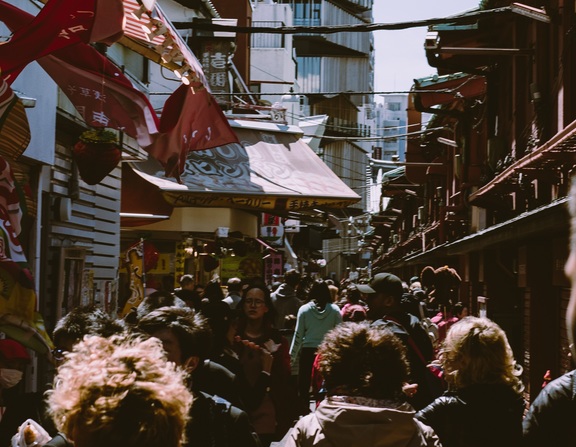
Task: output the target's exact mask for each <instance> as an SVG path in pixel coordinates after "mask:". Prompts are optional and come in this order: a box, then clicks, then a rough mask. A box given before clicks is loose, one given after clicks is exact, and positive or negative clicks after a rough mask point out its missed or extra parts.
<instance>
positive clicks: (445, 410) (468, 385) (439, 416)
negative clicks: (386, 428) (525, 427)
mask: <svg viewBox="0 0 576 447" xmlns="http://www.w3.org/2000/svg"><path fill="white" fill-rule="evenodd" d="M441 352H442V355H441V363H442V366H443V368H444V378H445V379H446V382H447V383H448V386H449V391H447V392H445V393H444V395H442V396H441V397H438V398H437V399H435V400H434V402H432V403H431V404H430V405H428V406H427V407H425V408H423V409H422V410H420V411H418V412H417V413H416V419H418V420H420V421H421V422H423V423H424V424H426V425H429V426H430V427H432V428H433V429H434V431H435V432H436V434H437V435H438V437H439V438H440V442H441V443H442V445H443V446H444V447H481V446H483V447H484V446H490V447H510V446H521V445H522V416H523V413H524V408H525V401H524V398H523V395H522V391H523V384H522V382H521V381H520V379H519V376H520V374H521V372H522V370H521V368H520V367H519V366H517V365H516V362H515V361H514V357H513V354H512V349H511V348H510V345H509V343H508V340H507V338H506V334H505V333H504V331H503V330H502V329H501V328H500V327H499V326H498V325H497V324H496V323H494V322H493V321H491V320H489V319H487V318H477V317H466V318H464V319H462V320H460V321H459V322H457V323H455V324H454V325H453V326H452V327H451V328H450V330H449V331H448V335H447V337H446V340H445V341H444V345H443V349H442V351H441ZM550 445H552V444H550Z"/></svg>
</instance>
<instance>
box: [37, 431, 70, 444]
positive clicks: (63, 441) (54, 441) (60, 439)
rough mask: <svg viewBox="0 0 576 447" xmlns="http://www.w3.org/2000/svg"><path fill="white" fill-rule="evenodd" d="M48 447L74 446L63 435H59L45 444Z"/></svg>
mask: <svg viewBox="0 0 576 447" xmlns="http://www.w3.org/2000/svg"><path fill="white" fill-rule="evenodd" d="M44 446H46V447H73V446H74V444H73V443H72V442H70V441H69V440H68V439H67V438H66V436H64V435H63V434H62V433H58V434H57V435H56V436H54V437H53V438H52V439H50V441H48V442H47V443H46V444H44Z"/></svg>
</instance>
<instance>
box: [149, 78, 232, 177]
mask: <svg viewBox="0 0 576 447" xmlns="http://www.w3.org/2000/svg"><path fill="white" fill-rule="evenodd" d="M229 143H238V137H237V136H236V134H235V133H234V131H233V130H232V128H231V127H230V124H228V120H227V119H226V117H225V116H224V113H222V109H220V106H219V105H218V104H217V103H216V100H215V99H214V98H213V97H212V95H210V93H209V92H208V91H207V90H206V89H205V88H204V87H203V86H202V85H201V84H195V85H194V86H191V85H184V84H182V85H181V86H180V87H178V89H176V91H174V93H172V95H171V96H170V97H169V98H168V99H167V100H166V103H165V104H164V109H163V110H162V116H161V118H160V135H159V137H158V138H157V139H156V141H155V142H154V144H153V145H152V146H151V147H149V148H146V150H147V151H148V153H150V155H152V156H153V157H154V158H156V159H157V160H159V161H160V162H161V163H162V165H163V166H164V168H165V171H166V176H174V177H176V178H177V179H179V178H180V174H181V173H182V172H183V171H184V165H185V163H186V156H187V155H188V153H189V152H191V151H201V150H204V149H211V148H213V147H217V146H223V145H225V144H229Z"/></svg>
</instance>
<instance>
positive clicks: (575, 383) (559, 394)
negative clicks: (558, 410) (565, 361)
mask: <svg viewBox="0 0 576 447" xmlns="http://www.w3.org/2000/svg"><path fill="white" fill-rule="evenodd" d="M575 371H576V370H572V371H569V372H567V373H565V374H563V375H561V376H560V377H557V378H556V379H554V380H552V381H551V382H550V383H549V384H548V385H546V386H545V387H544V388H543V389H542V390H541V391H540V393H539V394H538V396H536V399H535V400H534V402H533V405H539V404H540V403H542V402H543V401H546V402H547V403H550V402H551V401H560V400H565V401H572V400H576V376H575ZM575 408H576V406H575Z"/></svg>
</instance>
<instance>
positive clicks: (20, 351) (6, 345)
mask: <svg viewBox="0 0 576 447" xmlns="http://www.w3.org/2000/svg"><path fill="white" fill-rule="evenodd" d="M0 355H2V356H3V357H4V358H5V359H6V360H30V356H29V355H28V352H27V351H26V348H25V347H24V346H23V345H21V344H20V343H18V342H17V341H15V340H9V339H4V340H0Z"/></svg>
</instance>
